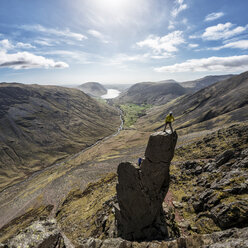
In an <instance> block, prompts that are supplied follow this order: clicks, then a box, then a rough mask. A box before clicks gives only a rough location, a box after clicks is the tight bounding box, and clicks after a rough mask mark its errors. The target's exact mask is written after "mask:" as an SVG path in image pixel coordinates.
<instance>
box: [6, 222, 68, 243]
mask: <svg viewBox="0 0 248 248" xmlns="http://www.w3.org/2000/svg"><path fill="white" fill-rule="evenodd" d="M4 247H6V248H7V247H8V248H16V247H18V248H26V247H33V248H36V247H37V248H48V247H49V248H65V243H64V239H63V237H62V235H61V233H60V231H59V229H58V228H57V226H56V222H55V220H54V219H51V220H43V221H35V222H33V223H32V225H30V226H29V227H27V228H26V229H24V230H23V231H21V232H20V233H19V234H18V235H16V236H15V237H13V238H11V239H10V240H8V241H7V243H6V244H5V246H4Z"/></svg>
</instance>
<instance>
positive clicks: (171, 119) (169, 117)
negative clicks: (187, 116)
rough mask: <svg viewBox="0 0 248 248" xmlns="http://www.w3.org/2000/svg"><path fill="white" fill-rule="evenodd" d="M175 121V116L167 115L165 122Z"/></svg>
mask: <svg viewBox="0 0 248 248" xmlns="http://www.w3.org/2000/svg"><path fill="white" fill-rule="evenodd" d="M174 120H175V118H174V117H173V115H170V114H169V115H167V116H166V118H165V122H173V121H174Z"/></svg>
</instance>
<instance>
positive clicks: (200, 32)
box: [0, 0, 248, 84]
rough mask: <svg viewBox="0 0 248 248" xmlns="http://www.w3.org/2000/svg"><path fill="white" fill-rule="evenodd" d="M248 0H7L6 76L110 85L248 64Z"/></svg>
mask: <svg viewBox="0 0 248 248" xmlns="http://www.w3.org/2000/svg"><path fill="white" fill-rule="evenodd" d="M247 9H248V1H247V0H235V1H231V0H218V1H216V0H215V1H214V0H1V1H0V82H20V83H38V84H81V83H85V82H90V81H94V82H100V83H103V84H104V83H105V84H107V83H111V84H122V83H129V84H130V83H137V82H144V81H161V80H167V79H174V80H176V81H178V82H183V81H188V80H194V79H197V78H201V77H204V76H206V75H220V74H230V73H233V74H237V73H241V72H243V71H247V70H248V18H247Z"/></svg>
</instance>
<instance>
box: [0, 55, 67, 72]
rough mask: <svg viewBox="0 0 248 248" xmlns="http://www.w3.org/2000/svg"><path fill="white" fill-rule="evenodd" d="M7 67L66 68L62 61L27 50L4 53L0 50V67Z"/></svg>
mask: <svg viewBox="0 0 248 248" xmlns="http://www.w3.org/2000/svg"><path fill="white" fill-rule="evenodd" d="M1 67H8V68H13V69H32V68H67V67H69V65H68V64H66V63H64V62H61V61H59V62H55V61H54V60H52V59H47V58H45V57H43V56H37V55H35V54H32V53H29V52H18V53H12V54H9V53H6V52H4V51H2V52H0V68H1Z"/></svg>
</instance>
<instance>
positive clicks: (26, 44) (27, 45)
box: [15, 42, 35, 49]
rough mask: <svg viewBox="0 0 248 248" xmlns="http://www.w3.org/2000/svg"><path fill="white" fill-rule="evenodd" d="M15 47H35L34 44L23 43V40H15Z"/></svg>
mask: <svg viewBox="0 0 248 248" xmlns="http://www.w3.org/2000/svg"><path fill="white" fill-rule="evenodd" d="M15 47H16V48H26V49H30V48H35V46H33V45H31V44H30V43H23V42H17V43H16V46H15Z"/></svg>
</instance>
